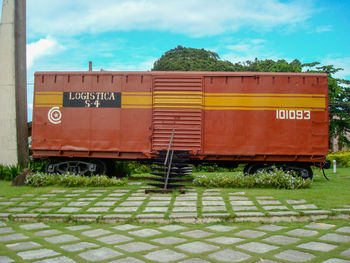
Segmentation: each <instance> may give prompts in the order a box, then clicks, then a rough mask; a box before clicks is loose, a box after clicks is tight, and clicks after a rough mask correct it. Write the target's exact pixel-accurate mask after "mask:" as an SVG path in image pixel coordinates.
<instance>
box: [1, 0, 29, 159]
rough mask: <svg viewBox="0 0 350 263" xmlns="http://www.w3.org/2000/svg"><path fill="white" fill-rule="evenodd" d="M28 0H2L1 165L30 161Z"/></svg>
mask: <svg viewBox="0 0 350 263" xmlns="http://www.w3.org/2000/svg"><path fill="white" fill-rule="evenodd" d="M26 74H27V69H26V0H3V3H2V16H1V24H0V163H1V164H20V165H26V164H27V162H28V136H27V134H28V130H27V75H26Z"/></svg>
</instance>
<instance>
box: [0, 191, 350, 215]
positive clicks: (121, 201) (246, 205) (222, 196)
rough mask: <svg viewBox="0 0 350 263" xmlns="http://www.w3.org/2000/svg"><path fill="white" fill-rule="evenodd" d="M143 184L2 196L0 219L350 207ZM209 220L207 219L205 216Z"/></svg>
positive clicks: (296, 212) (309, 211)
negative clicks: (177, 191) (160, 190)
mask: <svg viewBox="0 0 350 263" xmlns="http://www.w3.org/2000/svg"><path fill="white" fill-rule="evenodd" d="M144 187H146V186H143V185H137V186H133V189H132V190H129V189H117V190H111V189H109V190H93V189H79V190H72V189H68V190H63V189H58V190H52V191H51V192H50V193H46V194H40V195H39V194H38V195H34V194H23V195H21V196H16V197H11V198H10V197H6V196H3V197H0V219H1V218H3V219H7V218H8V217H9V216H10V217H12V218H15V219H16V218H17V219H21V220H24V219H28V218H32V219H34V220H35V219H38V218H41V219H49V220H51V219H52V220H58V219H61V220H65V219H67V218H74V219H75V220H82V221H84V220H90V221H96V220H97V221H98V220H100V221H104V222H115V221H117V220H128V219H130V218H132V219H139V220H147V219H149V220H150V221H154V220H155V219H158V220H160V221H161V220H162V219H163V220H164V219H166V220H169V219H170V220H174V221H176V220H178V221H181V220H186V219H187V220H191V219H192V220H195V219H198V218H199V219H206V218H207V219H213V218H217V219H218V220H221V219H222V218H226V219H227V218H231V219H235V220H237V219H239V218H249V217H253V218H256V217H260V218H262V217H265V218H270V217H284V218H290V217H293V216H295V217H298V216H310V215H330V214H331V213H332V211H337V212H338V213H347V214H349V212H350V207H341V208H339V207H338V208H334V209H331V210H323V209H320V208H319V207H317V206H316V205H315V204H313V203H310V202H308V201H307V200H305V199H297V200H295V199H293V200H277V199H275V197H274V196H255V197H248V196H247V195H246V193H245V192H243V191H240V192H238V191H236V192H227V191H223V190H220V189H207V190H205V191H204V192H201V191H198V190H195V189H192V190H191V189H190V190H188V191H187V193H186V194H184V195H177V196H176V195H171V194H147V195H146V194H145V191H144ZM204 221H205V220H204Z"/></svg>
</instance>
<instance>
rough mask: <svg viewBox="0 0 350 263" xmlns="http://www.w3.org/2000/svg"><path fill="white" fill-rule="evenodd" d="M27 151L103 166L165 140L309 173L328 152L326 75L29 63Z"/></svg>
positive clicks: (84, 169) (228, 159)
mask: <svg viewBox="0 0 350 263" xmlns="http://www.w3.org/2000/svg"><path fill="white" fill-rule="evenodd" d="M32 129H33V130H32V147H31V149H32V151H33V156H34V158H49V160H50V164H49V166H48V171H49V172H67V171H68V172H69V171H71V172H78V173H82V174H84V173H88V172H99V173H101V172H105V171H106V167H108V165H106V163H107V164H108V160H116V159H129V160H151V159H152V158H157V156H158V154H159V153H160V152H161V151H162V150H166V149H167V148H168V145H169V140H170V138H171V135H172V133H173V132H174V138H173V142H172V147H173V149H175V150H179V151H186V152H187V153H188V155H189V158H190V159H191V161H192V162H215V163H221V164H223V165H229V166H235V165H237V164H239V163H245V164H246V166H245V172H247V173H250V174H252V173H254V172H256V171H262V170H268V169H271V167H272V166H273V165H274V166H277V167H281V168H283V169H285V170H294V171H296V172H297V173H298V174H299V175H301V176H303V177H311V176H312V171H311V169H310V166H312V165H321V166H322V164H323V163H324V162H325V157H326V155H327V152H328V84H327V75H326V74H309V73H255V72H37V73H36V74H35V89H34V109H33V128H32Z"/></svg>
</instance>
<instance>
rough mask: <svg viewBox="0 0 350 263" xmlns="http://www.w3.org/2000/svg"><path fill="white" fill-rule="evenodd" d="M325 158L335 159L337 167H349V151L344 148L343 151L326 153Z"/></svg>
mask: <svg viewBox="0 0 350 263" xmlns="http://www.w3.org/2000/svg"><path fill="white" fill-rule="evenodd" d="M327 160H329V161H331V163H332V164H333V160H336V162H337V166H338V167H350V151H349V150H346V151H343V152H336V153H330V154H328V155H327Z"/></svg>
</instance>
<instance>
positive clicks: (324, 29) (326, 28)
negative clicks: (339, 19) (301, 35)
mask: <svg viewBox="0 0 350 263" xmlns="http://www.w3.org/2000/svg"><path fill="white" fill-rule="evenodd" d="M332 30H333V27H332V26H331V25H327V26H317V27H316V28H315V31H316V33H322V32H328V31H332Z"/></svg>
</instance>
